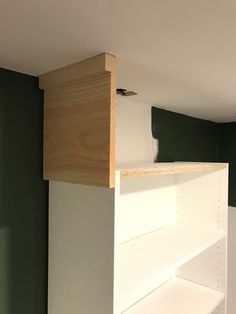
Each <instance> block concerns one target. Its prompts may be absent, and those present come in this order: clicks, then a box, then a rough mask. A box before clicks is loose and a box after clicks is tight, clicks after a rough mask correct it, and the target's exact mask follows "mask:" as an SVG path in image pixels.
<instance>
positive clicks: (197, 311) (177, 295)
mask: <svg viewBox="0 0 236 314" xmlns="http://www.w3.org/2000/svg"><path fill="white" fill-rule="evenodd" d="M223 300H224V294H223V293H220V292H217V291H215V290H212V289H209V288H206V287H203V286H200V285H198V284H196V283H193V282H190V281H187V280H183V279H181V278H178V277H175V278H173V279H171V280H170V281H168V282H167V283H166V284H164V285H163V286H161V287H160V288H159V289H157V290H155V291H153V292H152V293H151V294H149V295H148V296H147V297H145V298H144V299H142V300H141V301H140V302H138V303H136V304H135V305H134V306H133V307H132V308H130V309H128V310H127V311H125V312H123V313H124V314H144V313H147V314H157V313H161V314H176V313H181V314H210V313H212V312H213V311H214V310H215V309H216V307H217V306H218V305H219V304H220V303H221V302H222V301H223Z"/></svg>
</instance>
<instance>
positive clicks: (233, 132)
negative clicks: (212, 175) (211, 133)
mask: <svg viewBox="0 0 236 314" xmlns="http://www.w3.org/2000/svg"><path fill="white" fill-rule="evenodd" d="M219 130H220V131H219V161H221V162H228V163H229V170H230V171H229V204H230V206H234V207H236V143H235V142H236V123H235V122H233V123H222V124H219Z"/></svg>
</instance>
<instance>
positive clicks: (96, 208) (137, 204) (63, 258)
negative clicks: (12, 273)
mask: <svg viewBox="0 0 236 314" xmlns="http://www.w3.org/2000/svg"><path fill="white" fill-rule="evenodd" d="M137 169H138V170H137ZM142 169H143V170H142ZM147 169H148V171H146V170H147ZM186 169H187V170H186ZM157 170H158V171H157ZM124 171H125V175H124ZM181 171H182V172H181ZM150 172H151V174H150ZM134 173H135V175H134ZM140 173H141V175H139V174H140ZM144 173H146V174H147V175H146V176H144V175H143V174H144ZM227 173H228V169H227V165H226V164H210V163H207V164H202V163H189V164H188V163H165V164H156V165H153V164H150V165H148V167H147V164H145V165H144V167H143V168H141V166H140V165H139V166H138V167H132V168H130V169H128V168H127V167H126V168H125V170H124V168H122V169H120V170H117V171H116V188H115V189H108V188H98V187H90V186H82V185H75V184H69V183H60V182H50V219H49V224H50V228H49V232H50V237H49V239H50V241H49V314H64V313H68V314H74V313H84V314H91V313H96V314H122V313H125V314H131V313H132V314H146V313H148V314H152V313H153V314H154V313H161V314H189V313H191V314H226V304H227V302H226V299H227V182H228V177H227ZM127 174H129V175H127ZM194 311H195V312H194Z"/></svg>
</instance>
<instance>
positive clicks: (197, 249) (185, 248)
mask: <svg viewBox="0 0 236 314" xmlns="http://www.w3.org/2000/svg"><path fill="white" fill-rule="evenodd" d="M224 237H225V234H224V232H222V231H216V230H208V229H207V228H198V227H196V226H190V225H184V224H182V223H176V224H173V225H171V226H168V227H165V228H161V229H159V230H156V231H154V232H150V233H148V234H145V235H143V236H140V237H137V238H135V239H132V240H130V241H127V242H124V243H122V244H120V247H119V274H120V276H119V295H120V302H119V303H120V308H121V309H122V311H124V310H125V309H127V308H128V307H130V306H131V305H133V304H134V303H135V302H137V301H138V300H140V299H141V298H143V297H144V296H145V295H147V294H148V293H150V292H151V291H152V290H154V289H156V288H157V287H159V286H160V285H162V284H163V283H164V282H166V281H167V280H168V279H170V278H172V277H173V276H175V274H176V270H177V268H179V267H180V266H182V265H183V264H185V263H187V262H188V261H189V260H191V259H192V258H194V257H195V256H197V255H198V254H200V253H202V252H203V251H204V250H206V249H207V248H209V247H210V246H212V245H214V244H215V243H216V242H218V241H219V240H220V239H222V238H224ZM127 274H129V276H127Z"/></svg>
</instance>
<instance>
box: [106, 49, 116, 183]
mask: <svg viewBox="0 0 236 314" xmlns="http://www.w3.org/2000/svg"><path fill="white" fill-rule="evenodd" d="M107 64H108V67H109V68H110V69H111V70H112V71H111V95H110V97H111V101H110V132H109V134H110V152H109V161H110V162H109V167H110V169H109V187H110V188H114V187H115V170H116V162H115V158H116V153H115V152H116V132H115V130H116V87H117V70H116V69H117V67H116V58H115V57H113V56H111V55H107Z"/></svg>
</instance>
